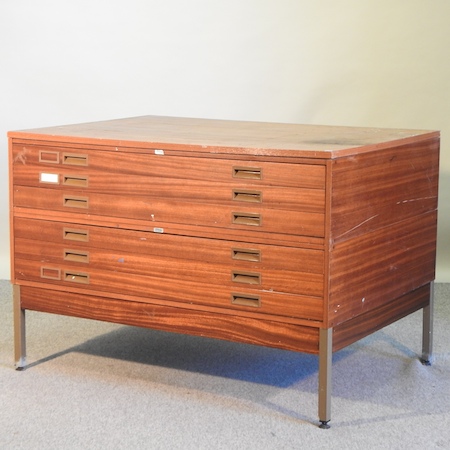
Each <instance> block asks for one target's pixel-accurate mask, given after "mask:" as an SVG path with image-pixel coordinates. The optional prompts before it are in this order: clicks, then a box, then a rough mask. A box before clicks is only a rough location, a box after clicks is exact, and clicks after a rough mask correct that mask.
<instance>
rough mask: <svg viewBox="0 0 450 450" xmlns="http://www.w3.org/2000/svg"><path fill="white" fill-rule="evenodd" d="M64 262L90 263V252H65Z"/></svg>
mask: <svg viewBox="0 0 450 450" xmlns="http://www.w3.org/2000/svg"><path fill="white" fill-rule="evenodd" d="M64 260H65V261H73V262H81V263H88V262H89V252H82V251H79V250H64Z"/></svg>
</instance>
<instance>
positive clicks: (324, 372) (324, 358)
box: [319, 328, 333, 429]
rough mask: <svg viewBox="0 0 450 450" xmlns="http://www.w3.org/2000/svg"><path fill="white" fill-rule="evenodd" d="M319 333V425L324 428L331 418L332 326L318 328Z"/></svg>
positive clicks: (327, 426)
mask: <svg viewBox="0 0 450 450" xmlns="http://www.w3.org/2000/svg"><path fill="white" fill-rule="evenodd" d="M319 333H320V334H319V421H320V425H319V427H320V428H325V429H326V428H330V425H329V424H328V422H329V421H330V419H331V366H332V356H333V328H320V330H319Z"/></svg>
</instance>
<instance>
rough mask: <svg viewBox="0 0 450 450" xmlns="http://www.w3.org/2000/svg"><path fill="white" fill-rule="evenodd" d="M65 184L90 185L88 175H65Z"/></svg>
mask: <svg viewBox="0 0 450 450" xmlns="http://www.w3.org/2000/svg"><path fill="white" fill-rule="evenodd" d="M63 184H64V185H65V186H76V187H88V177H87V176H84V175H63Z"/></svg>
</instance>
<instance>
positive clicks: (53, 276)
mask: <svg viewBox="0 0 450 450" xmlns="http://www.w3.org/2000/svg"><path fill="white" fill-rule="evenodd" d="M41 278H45V279H47V280H60V279H61V270H60V269H55V268H54V267H41Z"/></svg>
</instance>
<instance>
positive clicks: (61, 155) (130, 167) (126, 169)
mask: <svg viewBox="0 0 450 450" xmlns="http://www.w3.org/2000/svg"><path fill="white" fill-rule="evenodd" d="M33 165H38V166H39V167H41V168H42V171H43V172H45V173H46V172H48V173H53V172H56V173H59V174H62V173H65V172H68V173H74V174H75V173H79V174H81V175H87V176H89V175H90V173H91V171H94V172H95V171H96V172H103V173H105V174H111V173H114V174H126V175H130V176H145V177H155V178H170V179H177V178H178V179H181V180H197V181H207V182H232V183H243V184H254V185H265V186H289V187H303V188H311V189H325V166H323V165H315V164H291V163H272V162H264V161H240V160H227V159H219V158H216V157H214V156H211V157H205V158H199V157H188V156H186V157H185V156H167V155H161V154H160V152H158V150H148V151H146V153H142V150H141V151H140V153H132V151H130V150H129V151H128V152H126V153H125V152H120V151H112V149H111V150H109V151H108V150H89V149H85V148H77V147H72V148H70V147H61V148H58V147H51V146H49V147H47V146H38V145H36V146H35V145H25V144H16V145H14V147H13V167H14V174H15V176H18V177H19V176H24V175H26V173H27V171H28V169H27V167H28V166H33ZM50 178H51V177H50Z"/></svg>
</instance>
